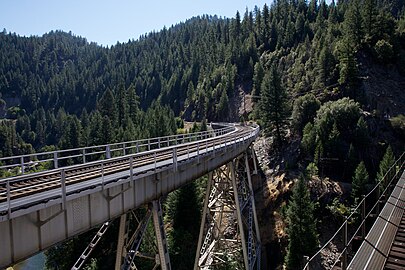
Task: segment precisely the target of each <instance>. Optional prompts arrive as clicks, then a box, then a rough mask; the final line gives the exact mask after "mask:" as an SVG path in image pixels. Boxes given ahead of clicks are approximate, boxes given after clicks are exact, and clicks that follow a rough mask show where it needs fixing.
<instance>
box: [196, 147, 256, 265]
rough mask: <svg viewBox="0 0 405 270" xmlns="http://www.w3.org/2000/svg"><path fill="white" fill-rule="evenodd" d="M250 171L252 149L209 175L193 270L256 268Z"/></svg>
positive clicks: (254, 219)
mask: <svg viewBox="0 0 405 270" xmlns="http://www.w3.org/2000/svg"><path fill="white" fill-rule="evenodd" d="M252 167H253V170H252ZM252 172H253V173H256V172H257V170H256V163H255V160H254V154H253V149H248V150H247V151H246V152H245V153H244V154H242V155H241V156H239V157H237V158H235V159H234V160H233V161H231V162H229V163H228V164H226V165H224V166H222V167H220V168H217V169H216V170H214V171H212V172H210V173H209V175H208V184H207V190H206V195H205V201H204V209H203V217H202V220H201V227H200V236H199V240H198V246H197V252H196V260H195V263H194V270H200V269H201V270H208V269H214V268H213V267H216V266H218V265H221V264H227V263H230V262H232V263H233V265H234V266H235V267H236V269H246V270H253V269H260V254H261V249H260V234H259V226H258V221H257V216H256V208H255V203H254V196H253V188H252V180H251V173H252ZM242 255H243V256H242Z"/></svg>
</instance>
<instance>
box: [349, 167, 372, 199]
mask: <svg viewBox="0 0 405 270" xmlns="http://www.w3.org/2000/svg"><path fill="white" fill-rule="evenodd" d="M368 180H369V176H368V172H367V169H366V166H365V165H364V162H363V161H361V162H360V163H359V165H358V166H357V168H356V170H355V172H354V175H353V179H352V194H351V196H352V198H353V200H356V199H359V198H360V195H364V194H366V184H367V183H368Z"/></svg>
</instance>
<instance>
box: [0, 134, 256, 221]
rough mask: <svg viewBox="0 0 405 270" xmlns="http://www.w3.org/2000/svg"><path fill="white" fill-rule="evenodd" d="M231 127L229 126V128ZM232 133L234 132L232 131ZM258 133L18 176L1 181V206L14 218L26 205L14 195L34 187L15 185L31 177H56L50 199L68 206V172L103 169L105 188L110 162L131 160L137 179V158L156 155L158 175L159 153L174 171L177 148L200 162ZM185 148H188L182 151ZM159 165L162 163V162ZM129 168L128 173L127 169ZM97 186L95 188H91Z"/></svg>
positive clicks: (204, 140)
mask: <svg viewBox="0 0 405 270" xmlns="http://www.w3.org/2000/svg"><path fill="white" fill-rule="evenodd" d="M228 128H229V127H228ZM231 128H232V129H235V127H234V126H233V127H231ZM227 130H229V129H226V128H224V129H221V131H219V132H217V133H218V134H221V135H218V136H217V137H218V138H221V137H224V136H225V135H226V134H227V133H225V131H227ZM231 132H232V131H231ZM258 133H259V127H258V126H254V127H253V129H250V130H249V131H245V132H242V133H238V134H236V135H235V136H227V137H226V138H225V139H224V140H223V141H222V142H221V143H220V144H218V143H216V140H215V139H213V137H208V139H203V140H198V141H190V142H186V143H183V144H181V145H172V146H169V147H163V148H158V149H152V150H146V151H143V152H138V153H135V154H128V155H125V156H120V157H114V158H110V159H104V160H98V161H92V162H88V163H85V164H78V165H72V166H67V167H61V168H56V169H51V170H48V171H43V172H37V173H32V174H29V175H19V176H15V177H10V178H5V179H0V203H1V201H2V200H3V201H4V200H5V201H6V205H7V210H6V213H7V214H6V215H7V217H8V219H10V218H11V217H12V213H13V208H18V207H22V206H23V205H20V204H19V205H18V206H12V202H13V200H14V198H12V192H21V191H24V188H25V189H28V188H32V186H31V185H30V186H27V187H19V185H16V186H13V184H17V183H18V182H21V181H24V180H26V179H30V178H35V177H39V176H41V175H44V174H48V175H53V176H55V177H56V179H52V177H50V178H51V180H49V181H53V182H52V183H53V185H54V188H53V189H59V190H60V191H61V192H60V193H58V195H56V197H53V198H48V199H53V200H54V199H61V201H62V206H64V205H65V204H66V198H67V196H68V195H69V192H68V191H67V186H68V185H69V183H67V182H66V172H67V171H69V170H78V169H81V168H86V167H89V166H91V167H97V168H98V169H99V170H101V177H100V178H101V180H100V183H98V184H97V185H99V186H103V187H104V185H105V184H107V183H106V182H105V181H104V169H105V168H107V167H106V165H108V163H111V162H120V161H128V162H129V168H128V169H129V179H131V180H132V179H133V176H134V167H135V166H136V161H134V159H136V158H138V157H141V156H143V155H145V156H147V155H148V156H153V160H151V161H150V163H149V164H153V170H154V171H155V172H156V171H157V170H158V169H159V166H162V165H159V164H158V158H159V154H163V153H166V155H167V152H171V156H169V157H165V159H164V160H171V167H172V168H173V170H175V171H176V170H177V166H178V148H180V147H182V150H183V154H182V155H183V156H184V155H187V159H189V158H190V157H191V156H190V154H191V153H194V154H195V156H196V157H197V158H198V159H199V158H200V156H201V155H206V154H210V153H214V154H215V153H216V152H217V151H219V150H223V149H224V148H225V149H227V147H237V145H238V144H239V143H245V142H246V141H247V140H251V141H253V140H254V139H255V138H256V137H257V136H258ZM183 147H184V148H185V149H183ZM159 162H160V161H159ZM128 169H126V170H128ZM46 181H48V180H45V182H41V183H39V184H38V185H47V183H49V182H46ZM92 186H94V185H92ZM73 192H75V191H70V193H73ZM23 203H25V204H32V203H33V202H29V203H27V202H23ZM4 214H5V213H4V210H2V211H1V212H0V216H1V215H3V216H4Z"/></svg>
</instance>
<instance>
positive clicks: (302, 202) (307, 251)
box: [285, 175, 319, 269]
mask: <svg viewBox="0 0 405 270" xmlns="http://www.w3.org/2000/svg"><path fill="white" fill-rule="evenodd" d="M287 226H288V227H287V233H288V239H289V243H288V249H287V256H286V260H285V263H286V266H287V269H298V268H302V260H303V256H304V255H306V256H310V255H311V254H312V253H313V252H314V251H315V249H316V248H317V246H318V243H319V241H318V235H317V233H316V219H315V217H314V203H313V202H312V201H311V198H310V194H309V191H308V188H307V186H306V180H305V178H304V176H303V175H301V176H300V178H299V179H298V182H297V183H296V184H295V186H294V189H293V194H292V197H291V200H290V202H289V204H288V209H287Z"/></svg>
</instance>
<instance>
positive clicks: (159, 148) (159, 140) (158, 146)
mask: <svg viewBox="0 0 405 270" xmlns="http://www.w3.org/2000/svg"><path fill="white" fill-rule="evenodd" d="M158 149H160V137H159V138H158Z"/></svg>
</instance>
